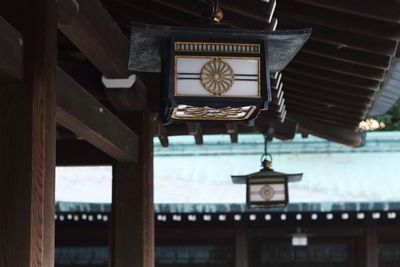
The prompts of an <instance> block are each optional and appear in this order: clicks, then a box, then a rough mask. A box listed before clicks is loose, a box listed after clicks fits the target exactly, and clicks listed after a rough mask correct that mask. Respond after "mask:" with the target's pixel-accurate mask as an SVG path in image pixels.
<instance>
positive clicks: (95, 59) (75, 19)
mask: <svg viewBox="0 0 400 267" xmlns="http://www.w3.org/2000/svg"><path fill="white" fill-rule="evenodd" d="M76 5H78V8H77V9H78V11H79V12H78V13H77V14H75V13H73V12H68V10H71V9H74V6H76ZM59 7H60V8H59V14H61V15H62V16H63V17H64V19H63V20H61V21H60V22H59V25H58V26H59V28H60V30H61V31H62V32H63V33H64V34H65V35H66V36H67V37H68V38H69V39H70V40H71V41H72V42H73V43H74V44H75V46H76V47H77V48H78V49H79V50H80V51H81V52H82V53H83V54H84V55H85V56H86V57H87V58H88V59H89V60H90V61H91V62H92V63H93V65H95V66H96V68H97V69H98V70H99V71H100V72H101V73H102V74H103V75H104V76H105V77H107V78H118V79H121V78H128V77H129V75H130V74H131V73H130V72H129V70H128V59H129V40H128V38H127V37H126V36H125V35H124V34H123V33H122V31H121V29H120V28H119V27H118V25H117V24H116V23H115V22H114V20H113V18H112V17H111V15H110V14H109V13H108V11H107V10H106V9H105V8H104V7H103V5H102V3H101V1H98V0H60V5H59ZM68 7H69V8H68ZM75 9H76V8H75ZM66 12H68V14H65V13H66ZM68 15H70V16H69V17H68ZM146 90H147V89H146V87H145V86H144V84H143V83H142V82H141V81H140V78H139V77H136V81H135V83H134V85H133V86H132V88H128V89H127V88H124V89H118V88H112V89H108V88H106V94H107V96H109V98H110V101H111V103H112V104H113V106H114V107H121V108H124V109H125V110H126V111H137V110H142V109H143V108H144V107H145V106H146Z"/></svg>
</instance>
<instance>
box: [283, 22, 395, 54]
mask: <svg viewBox="0 0 400 267" xmlns="http://www.w3.org/2000/svg"><path fill="white" fill-rule="evenodd" d="M278 18H279V27H280V28H282V29H293V28H294V29H295V28H298V25H299V22H298V21H296V20H295V19H293V18H286V17H285V18H283V17H282V18H281V17H280V16H278ZM302 26H303V27H310V28H312V34H311V36H310V40H316V41H320V42H324V43H327V44H331V45H335V46H336V47H338V48H340V47H349V48H352V49H355V50H360V51H365V52H370V53H376V54H379V55H385V56H394V55H395V53H396V46H397V41H395V40H388V39H382V38H378V37H372V36H367V35H362V34H357V33H352V32H345V31H340V30H336V29H332V28H328V27H324V26H320V25H316V24H314V23H307V24H303V25H302Z"/></svg>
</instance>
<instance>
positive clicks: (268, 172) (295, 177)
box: [231, 168, 303, 184]
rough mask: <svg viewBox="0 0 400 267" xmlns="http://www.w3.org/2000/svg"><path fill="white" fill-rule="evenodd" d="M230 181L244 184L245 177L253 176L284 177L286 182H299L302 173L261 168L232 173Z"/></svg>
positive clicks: (257, 177)
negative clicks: (244, 172) (251, 171)
mask: <svg viewBox="0 0 400 267" xmlns="http://www.w3.org/2000/svg"><path fill="white" fill-rule="evenodd" d="M231 177H232V182H233V183H234V184H245V183H246V181H247V179H249V178H254V179H262V178H265V179H270V178H278V177H279V178H280V177H286V178H287V181H288V182H299V181H301V178H302V177H303V174H302V173H290V174H289V173H283V172H277V171H274V170H273V169H269V168H263V169H261V170H260V171H258V172H254V173H250V174H247V175H232V176H231Z"/></svg>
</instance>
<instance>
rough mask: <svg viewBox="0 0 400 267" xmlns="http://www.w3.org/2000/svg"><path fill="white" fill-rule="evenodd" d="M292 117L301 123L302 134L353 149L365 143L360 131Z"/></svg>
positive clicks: (291, 115)
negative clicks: (305, 133)
mask: <svg viewBox="0 0 400 267" xmlns="http://www.w3.org/2000/svg"><path fill="white" fill-rule="evenodd" d="M290 117H291V118H292V119H293V120H295V121H297V122H298V123H299V131H300V132H307V133H309V134H312V135H315V136H319V137H322V138H325V139H328V140H331V141H334V142H337V143H341V144H345V145H348V146H352V147H358V146H360V145H362V143H363V136H362V133H361V132H359V131H354V130H349V129H345V128H340V127H337V126H333V125H329V124H326V123H318V122H316V121H314V120H313V119H311V118H307V117H304V116H301V115H293V114H292V113H291V114H290Z"/></svg>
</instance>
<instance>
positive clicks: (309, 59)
mask: <svg viewBox="0 0 400 267" xmlns="http://www.w3.org/2000/svg"><path fill="white" fill-rule="evenodd" d="M292 62H295V63H300V64H304V65H307V66H312V67H317V68H320V69H325V70H329V71H333V72H338V73H343V74H348V75H352V76H355V77H361V78H364V79H370V80H376V81H383V80H384V79H385V70H383V69H379V68H372V67H368V66H363V65H359V64H354V63H351V62H344V61H341V60H337V59H332V58H326V57H322V56H320V55H315V54H311V53H308V52H305V51H301V52H300V53H299V54H298V55H296V57H295V58H294V59H293V61H292Z"/></svg>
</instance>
